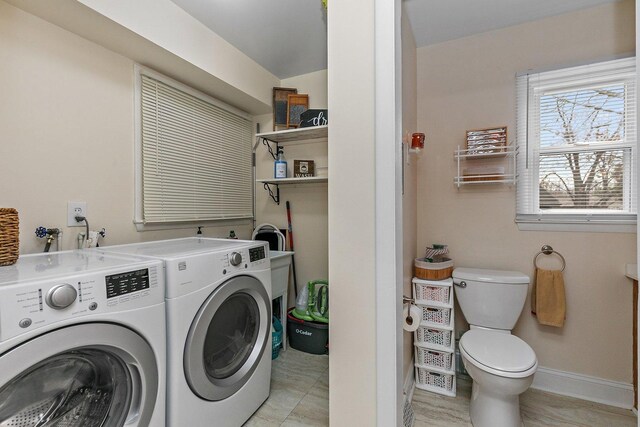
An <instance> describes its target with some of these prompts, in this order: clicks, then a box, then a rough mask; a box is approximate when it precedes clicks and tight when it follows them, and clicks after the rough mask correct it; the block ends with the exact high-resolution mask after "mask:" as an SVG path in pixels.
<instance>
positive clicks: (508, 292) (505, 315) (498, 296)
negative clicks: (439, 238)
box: [453, 268, 529, 331]
mask: <svg viewBox="0 0 640 427" xmlns="http://www.w3.org/2000/svg"><path fill="white" fill-rule="evenodd" d="M453 284H454V289H455V293H456V297H457V299H458V304H460V309H461V310H462V313H463V314H464V317H465V318H466V319H467V322H469V324H470V325H474V326H481V327H485V328H493V329H504V330H509V331H510V330H511V329H513V327H514V326H515V324H516V322H517V321H518V318H519V317H520V314H521V313H522V308H523V307H524V302H525V300H526V299H527V291H528V290H529V276H527V275H525V274H523V273H520V272H518V271H502V270H485V269H481V268H456V269H455V270H454V271H453Z"/></svg>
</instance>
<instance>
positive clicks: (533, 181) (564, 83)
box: [516, 58, 637, 223]
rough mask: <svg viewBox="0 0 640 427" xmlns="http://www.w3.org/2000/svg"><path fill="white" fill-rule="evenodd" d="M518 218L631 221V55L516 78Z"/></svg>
mask: <svg viewBox="0 0 640 427" xmlns="http://www.w3.org/2000/svg"><path fill="white" fill-rule="evenodd" d="M516 90H517V131H516V138H517V144H518V146H519V154H518V158H517V162H516V163H517V173H518V185H517V208H516V210H517V216H516V221H518V222H544V221H549V222H554V223H562V222H568V223H579V222H586V221H593V222H598V221H600V222H610V221H615V222H618V223H619V222H627V221H628V222H631V221H634V220H635V213H636V194H635V193H636V190H635V183H636V173H637V172H636V164H635V155H636V88H635V58H627V59H620V60H614V61H608V62H603V63H597V64H592V65H587V66H580V67H573V68H567V69H563V70H556V71H548V72H540V73H529V74H523V75H519V76H518V77H517V87H516Z"/></svg>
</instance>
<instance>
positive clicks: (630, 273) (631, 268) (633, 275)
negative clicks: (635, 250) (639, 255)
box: [625, 264, 638, 281]
mask: <svg viewBox="0 0 640 427" xmlns="http://www.w3.org/2000/svg"><path fill="white" fill-rule="evenodd" d="M625 276H627V277H628V278H629V279H631V280H636V281H637V280H638V264H627V265H626V266H625Z"/></svg>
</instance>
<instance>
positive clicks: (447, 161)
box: [417, 0, 636, 383]
mask: <svg viewBox="0 0 640 427" xmlns="http://www.w3.org/2000/svg"><path fill="white" fill-rule="evenodd" d="M634 51H635V35H634V2H633V1H631V0H626V1H623V2H616V3H611V4H607V5H604V6H600V7H595V8H591V9H587V10H583V11H579V12H575V13H570V14H566V15H561V16H556V17H552V18H547V19H544V20H540V21H537V22H532V23H528V24H523V25H518V26H514V27H510V28H506V29H502V30H498V31H493V32H490V33H485V34H480V35H477V36H472V37H467V38H463V39H460V40H455V41H451V42H446V43H442V44H438V45H434V46H428V47H424V48H420V49H418V127H419V128H420V129H423V130H424V131H426V133H427V140H428V142H427V149H426V152H425V153H424V155H423V156H422V158H421V160H420V163H419V165H418V246H417V248H418V252H419V253H421V252H422V251H423V250H424V249H423V248H424V246H425V245H426V244H429V243H432V242H444V243H447V244H449V246H450V249H451V254H452V256H453V258H454V259H455V263H456V265H457V266H469V267H490V268H499V269H512V270H519V271H522V272H525V273H527V274H531V273H532V269H533V268H532V258H533V256H534V255H535V254H536V253H537V251H539V250H540V247H541V246H542V245H543V244H550V245H552V246H553V247H554V248H555V249H557V250H558V251H560V252H561V253H562V254H563V255H564V256H565V258H566V260H567V268H566V271H565V281H566V294H567V301H568V309H567V321H566V324H565V327H564V328H563V329H553V328H548V327H541V326H539V325H538V324H537V323H536V321H535V319H534V318H533V317H532V316H531V314H530V313H529V301H527V303H526V304H527V305H526V306H525V309H524V311H523V314H522V316H521V318H520V320H519V322H518V324H517V326H516V328H515V333H516V334H517V335H519V336H520V337H522V338H523V339H524V340H525V341H527V342H528V343H529V344H530V345H531V346H532V347H533V349H534V350H535V352H536V354H537V355H538V359H539V362H540V365H541V366H544V367H549V368H554V369H559V370H563V371H570V372H576V373H580V374H586V375H592V376H595V377H600V378H606V379H610V380H615V381H622V382H626V383H630V382H631V380H632V378H631V376H632V361H631V350H632V349H631V346H632V344H631V323H632V317H631V316H632V307H631V285H630V283H629V280H628V279H626V278H625V277H624V265H625V263H633V262H635V259H636V236H635V234H624V233H578V232H555V233H551V232H535V231H527V232H525V231H519V230H518V228H517V226H516V224H515V223H514V216H515V189H514V188H513V187H508V186H503V185H493V186H490V185H487V186H472V187H471V186H469V187H463V188H461V189H460V190H457V189H456V188H455V187H454V185H453V177H454V175H455V163H454V161H453V151H454V150H455V149H456V146H457V145H458V144H460V145H464V135H465V130H466V129H477V128H484V127H490V126H497V125H503V124H507V125H508V126H509V130H510V135H511V137H510V142H513V135H514V130H515V121H516V118H515V74H516V73H517V72H520V71H524V70H527V69H535V68H545V67H557V66H563V65H571V64H575V63H580V62H585V61H597V60H599V59H607V58H610V57H612V56H614V55H619V54H625V53H633V52H634Z"/></svg>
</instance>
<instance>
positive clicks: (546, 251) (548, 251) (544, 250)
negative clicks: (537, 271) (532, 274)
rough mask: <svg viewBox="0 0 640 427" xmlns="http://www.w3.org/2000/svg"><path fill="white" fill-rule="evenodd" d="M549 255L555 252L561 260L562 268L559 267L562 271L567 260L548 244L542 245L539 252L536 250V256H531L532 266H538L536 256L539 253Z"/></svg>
mask: <svg viewBox="0 0 640 427" xmlns="http://www.w3.org/2000/svg"><path fill="white" fill-rule="evenodd" d="M542 254H544V255H551V254H556V255H558V256H559V257H560V259H561V260H562V269H560V271H564V268H565V267H566V266H567V261H566V260H565V259H564V257H563V256H562V254H561V253H560V252H558V251H554V250H553V248H552V247H551V246H549V245H544V246H543V247H542V249H540V252H538V253H537V254H536V256H534V257H533V266H534V267H535V268H538V257H539V256H540V255H542Z"/></svg>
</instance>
